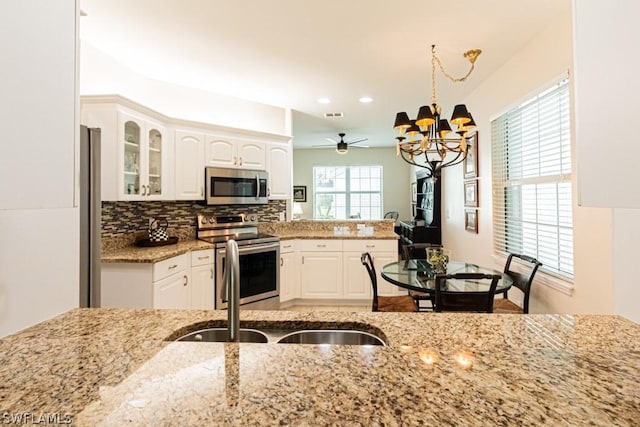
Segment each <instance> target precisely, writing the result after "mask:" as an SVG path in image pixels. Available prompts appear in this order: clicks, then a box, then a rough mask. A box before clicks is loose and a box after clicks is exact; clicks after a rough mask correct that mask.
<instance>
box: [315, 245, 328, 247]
mask: <svg viewBox="0 0 640 427" xmlns="http://www.w3.org/2000/svg"><path fill="white" fill-rule="evenodd" d="M316 247H318V248H326V247H327V245H317V246H316Z"/></svg>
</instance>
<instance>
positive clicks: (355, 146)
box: [349, 145, 369, 148]
mask: <svg viewBox="0 0 640 427" xmlns="http://www.w3.org/2000/svg"><path fill="white" fill-rule="evenodd" d="M349 148H369V146H368V145H349Z"/></svg>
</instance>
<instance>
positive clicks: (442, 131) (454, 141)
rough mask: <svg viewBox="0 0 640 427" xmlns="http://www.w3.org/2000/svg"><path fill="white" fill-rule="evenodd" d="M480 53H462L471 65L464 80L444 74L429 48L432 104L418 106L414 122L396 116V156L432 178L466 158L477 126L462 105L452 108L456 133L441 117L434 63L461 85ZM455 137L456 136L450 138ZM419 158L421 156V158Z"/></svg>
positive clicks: (433, 52) (433, 50)
mask: <svg viewBox="0 0 640 427" xmlns="http://www.w3.org/2000/svg"><path fill="white" fill-rule="evenodd" d="M480 53H482V51H481V50H480V49H473V50H469V51H467V52H465V53H464V55H463V56H464V57H465V58H467V60H468V61H469V62H470V63H471V68H470V69H469V72H468V73H467V74H466V75H465V76H464V77H460V78H455V77H453V76H451V75H450V74H449V73H447V72H446V71H445V69H444V66H443V65H442V62H441V61H440V58H438V57H437V56H436V46H435V45H432V46H431V105H423V106H422V107H420V109H419V110H418V116H417V117H416V119H415V120H411V119H409V116H408V115H407V113H406V112H401V113H398V114H396V121H395V123H394V126H393V127H394V129H397V130H398V136H397V137H396V140H397V146H396V152H397V155H399V156H402V159H403V160H404V161H405V162H407V163H409V164H412V165H414V166H418V167H422V168H426V169H427V170H429V172H430V176H431V177H434V178H437V177H438V176H440V170H441V169H442V168H444V167H447V166H453V165H457V164H458V163H460V162H462V161H463V160H464V159H465V158H466V157H467V151H468V147H469V144H468V142H469V140H470V139H471V138H472V137H473V134H471V131H472V130H473V129H474V128H475V127H476V124H475V122H474V121H473V117H472V116H471V113H469V111H467V107H466V106H465V105H464V104H458V105H456V106H455V107H454V108H453V114H452V115H451V120H450V122H451V123H452V124H454V125H455V126H456V129H455V132H454V131H453V130H452V129H451V125H450V124H449V121H447V119H445V118H442V117H441V112H442V110H441V108H440V106H439V105H438V102H437V101H436V64H438V67H439V68H440V70H441V71H442V74H444V75H445V76H446V77H447V78H448V79H449V80H451V81H452V82H454V83H458V82H463V81H465V80H466V79H467V77H469V75H471V72H472V71H473V69H474V64H475V62H476V59H477V58H478V55H480ZM455 134H457V136H449V135H455ZM422 155H424V157H420V156H422Z"/></svg>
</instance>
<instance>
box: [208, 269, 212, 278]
mask: <svg viewBox="0 0 640 427" xmlns="http://www.w3.org/2000/svg"><path fill="white" fill-rule="evenodd" d="M209 279H213V268H210V269H209Z"/></svg>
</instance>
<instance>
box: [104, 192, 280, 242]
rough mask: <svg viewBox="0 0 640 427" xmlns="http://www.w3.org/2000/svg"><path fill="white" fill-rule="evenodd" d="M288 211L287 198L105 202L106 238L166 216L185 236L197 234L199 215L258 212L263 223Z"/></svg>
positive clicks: (143, 226) (145, 228) (129, 232)
mask: <svg viewBox="0 0 640 427" xmlns="http://www.w3.org/2000/svg"><path fill="white" fill-rule="evenodd" d="M285 210H286V201H285V200H271V201H269V203H268V204H266V205H223V206H204V205H201V204H199V203H196V202H192V201H184V202H183V201H144V202H102V237H103V238H104V237H107V238H115V237H118V236H122V235H126V234H131V233H134V234H135V233H138V232H141V231H146V230H147V228H148V225H149V219H150V218H157V217H165V218H166V219H167V222H168V223H169V228H170V229H173V230H180V232H179V234H180V235H183V236H184V237H185V238H186V237H187V236H191V237H193V238H195V234H196V216H197V215H198V214H205V215H227V214H236V213H248V214H257V215H258V221H259V222H260V223H265V222H274V221H278V219H279V214H280V212H284V211H285Z"/></svg>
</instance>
